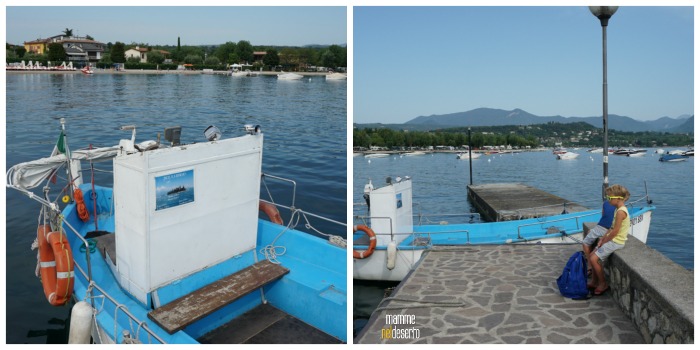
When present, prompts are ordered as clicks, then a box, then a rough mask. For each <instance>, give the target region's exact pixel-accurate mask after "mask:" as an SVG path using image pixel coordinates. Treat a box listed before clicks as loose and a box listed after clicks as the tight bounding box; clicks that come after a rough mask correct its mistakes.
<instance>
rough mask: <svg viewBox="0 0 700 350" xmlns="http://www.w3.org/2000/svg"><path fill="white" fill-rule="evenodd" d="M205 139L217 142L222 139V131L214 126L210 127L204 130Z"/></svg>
mask: <svg viewBox="0 0 700 350" xmlns="http://www.w3.org/2000/svg"><path fill="white" fill-rule="evenodd" d="M204 137H206V138H207V140H209V141H216V140H218V139H220V138H221V131H220V130H219V128H217V127H215V126H214V125H209V127H207V128H206V129H205V130H204Z"/></svg>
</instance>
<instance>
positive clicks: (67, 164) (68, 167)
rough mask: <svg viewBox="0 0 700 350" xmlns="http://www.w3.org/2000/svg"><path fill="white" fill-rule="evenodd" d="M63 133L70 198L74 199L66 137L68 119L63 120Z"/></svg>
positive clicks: (61, 120)
mask: <svg viewBox="0 0 700 350" xmlns="http://www.w3.org/2000/svg"><path fill="white" fill-rule="evenodd" d="M59 121H60V122H61V132H62V133H63V147H64V148H65V154H66V175H68V188H69V189H70V197H71V199H73V193H74V192H75V186H74V184H73V174H72V172H71V167H70V166H71V164H70V150H69V149H68V135H66V118H61V119H60V120H59Z"/></svg>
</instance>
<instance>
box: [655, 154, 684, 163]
mask: <svg viewBox="0 0 700 350" xmlns="http://www.w3.org/2000/svg"><path fill="white" fill-rule="evenodd" d="M686 160H688V156H687V155H685V154H673V153H668V152H667V153H666V154H664V155H662V156H661V157H660V158H659V161H660V162H683V161H686Z"/></svg>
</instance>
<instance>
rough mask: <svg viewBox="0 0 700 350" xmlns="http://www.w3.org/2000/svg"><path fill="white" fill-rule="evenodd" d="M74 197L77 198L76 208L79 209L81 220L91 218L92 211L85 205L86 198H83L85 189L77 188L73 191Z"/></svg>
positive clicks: (84, 220)
mask: <svg viewBox="0 0 700 350" xmlns="http://www.w3.org/2000/svg"><path fill="white" fill-rule="evenodd" d="M73 199H75V205H76V207H77V208H76V209H78V217H79V218H80V220H83V222H87V221H88V220H90V213H89V212H88V210H87V207H86V206H85V200H84V199H83V191H81V190H80V189H79V188H76V189H75V191H73Z"/></svg>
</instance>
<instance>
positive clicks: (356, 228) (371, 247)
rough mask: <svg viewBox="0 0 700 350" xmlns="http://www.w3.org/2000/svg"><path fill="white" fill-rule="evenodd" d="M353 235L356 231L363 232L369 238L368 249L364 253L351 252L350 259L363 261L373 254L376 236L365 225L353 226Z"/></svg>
mask: <svg viewBox="0 0 700 350" xmlns="http://www.w3.org/2000/svg"><path fill="white" fill-rule="evenodd" d="M352 230H353V233H354V232H357V231H363V232H364V233H365V234H366V235H367V236H368V237H369V247H368V248H367V250H364V251H359V252H358V251H357V250H354V249H353V250H352V257H353V258H355V259H364V258H367V257H369V256H370V255H372V253H374V248H376V247H377V235H375V234H374V231H372V229H371V228H369V227H367V226H365V225H355V226H353V228H352Z"/></svg>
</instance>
